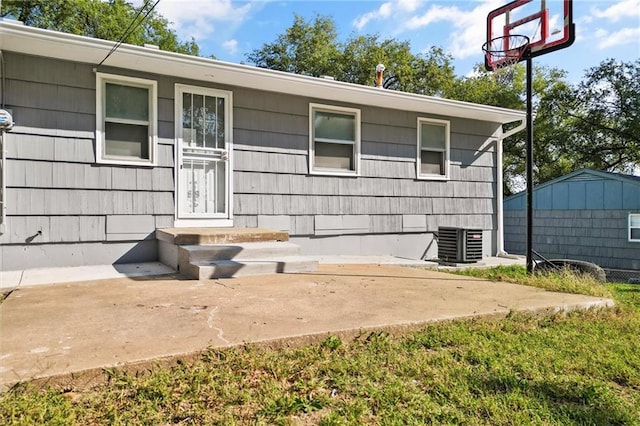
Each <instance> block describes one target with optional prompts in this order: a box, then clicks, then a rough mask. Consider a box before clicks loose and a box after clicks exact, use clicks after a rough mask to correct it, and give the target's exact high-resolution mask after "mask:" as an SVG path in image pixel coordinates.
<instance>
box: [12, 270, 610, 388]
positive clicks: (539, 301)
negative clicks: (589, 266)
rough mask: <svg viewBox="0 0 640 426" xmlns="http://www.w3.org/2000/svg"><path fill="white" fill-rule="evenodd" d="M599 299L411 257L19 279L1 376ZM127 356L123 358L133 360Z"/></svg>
mask: <svg viewBox="0 0 640 426" xmlns="http://www.w3.org/2000/svg"><path fill="white" fill-rule="evenodd" d="M612 305H613V302H612V301H611V300H608V299H602V298H595V297H588V296H581V295H572V294H562V293H554V292H548V291H544V290H541V289H536V288H531V287H526V286H520V285H514V284H505V283H493V282H489V281H485V280H480V279H475V278H470V277H461V276H454V275H450V274H445V273H442V272H437V271H433V270H427V269H424V268H415V267H398V266H387V265H368V264H357V265H354V264H352V265H345V264H342V265H321V266H320V268H319V270H318V271H317V272H314V273H299V274H278V275H268V276H256V277H244V278H233V279H217V280H209V281H194V280H185V279H184V278H182V277H181V276H178V275H175V276H164V277H131V278H119V279H113V280H101V281H83V282H77V283H66V284H57V285H52V286H32V287H19V288H17V289H16V290H15V291H13V292H12V293H11V294H10V295H9V296H8V297H7V298H6V299H5V300H4V301H3V302H2V304H1V305H0V330H1V331H2V333H1V334H2V335H1V338H0V339H1V340H0V343H1V344H0V388H1V389H5V390H6V389H7V388H8V387H10V386H12V385H13V384H15V383H16V382H20V381H27V380H32V379H38V378H51V377H56V379H55V380H56V381H55V382H56V383H66V382H67V381H68V382H71V383H76V384H77V383H78V381H82V382H85V383H87V382H91V381H92V380H98V378H99V377H103V375H102V369H103V368H108V367H121V366H130V368H134V369H135V368H137V367H136V366H140V368H145V367H148V366H149V363H150V362H151V363H153V362H156V361H154V360H158V359H164V360H167V359H174V358H176V357H188V356H189V354H197V353H200V352H201V351H204V350H206V349H207V348H209V347H228V346H233V345H242V344H244V343H246V342H280V344H292V345H293V344H301V343H307V342H310V341H314V339H315V340H319V339H323V338H325V337H326V336H327V335H328V334H337V335H339V336H341V337H343V338H349V337H350V336H351V337H354V336H355V335H357V334H359V333H361V332H366V331H369V330H380V329H382V330H389V331H393V330H398V329H400V330H405V329H407V328H417V327H420V326H422V325H424V324H426V323H429V322H432V321H441V320H449V319H454V318H465V317H472V316H492V317H498V318H499V317H503V316H506V315H507V314H508V313H509V312H511V311H513V310H517V311H532V312H540V311H545V312H546V311H558V310H571V309H585V308H590V307H606V306H612ZM131 366H132V367H131Z"/></svg>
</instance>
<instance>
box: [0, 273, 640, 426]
mask: <svg viewBox="0 0 640 426" xmlns="http://www.w3.org/2000/svg"><path fill="white" fill-rule="evenodd" d="M481 274H482V275H484V276H487V277H492V278H493V279H500V280H517V281H520V280H523V279H524V278H525V277H528V278H529V279H531V280H532V281H530V282H529V283H536V280H539V279H540V278H536V277H530V276H527V275H526V274H524V273H523V268H520V267H508V268H504V267H503V268H496V269H489V270H484V271H483V272H481ZM559 279H560V280H566V279H567V278H559ZM572 279H575V278H572ZM539 285H541V286H543V287H544V286H545V284H539ZM590 285H591V284H588V285H583V286H582V287H583V288H588V287H589V286H590ZM563 287H573V284H566V283H565V284H564V285H563ZM600 287H602V286H600ZM607 288H608V289H609V290H610V291H611V292H612V294H613V295H614V297H615V299H616V301H617V302H618V303H620V304H621V305H622V306H621V307H619V308H614V309H605V310H590V311H583V312H571V313H568V314H555V315H547V316H533V315H527V314H511V315H509V316H508V317H507V318H505V319H503V320H499V321H488V320H480V319H478V320H465V321H455V322H448V323H435V324H431V325H428V326H426V327H424V328H423V329H421V330H419V331H415V332H411V333H408V334H407V335H404V336H392V335H389V334H388V333H384V332H374V333H364V334H362V335H361V336H359V337H357V338H356V339H355V340H354V341H351V342H349V343H345V342H343V341H342V340H340V339H339V338H338V337H337V336H330V337H328V338H327V339H326V340H325V341H323V342H321V343H319V344H317V345H310V346H305V347H302V348H296V349H282V350H279V351H272V350H269V349H267V348H258V347H255V346H245V347H242V348H233V349H211V350H209V351H207V352H206V353H205V354H203V355H202V357H201V359H199V360H196V361H191V362H188V363H186V362H178V363H177V364H176V365H174V366H173V367H159V366H158V367H153V368H151V369H150V370H149V371H147V372H143V373H138V374H135V375H133V374H128V373H125V372H121V371H119V370H117V369H110V370H108V371H105V379H106V380H107V382H106V383H105V384H104V385H99V386H97V387H95V388H93V389H89V390H84V391H82V390H76V391H75V392H69V390H68V389H67V390H65V391H57V390H55V389H52V388H49V389H42V390H39V389H36V388H33V387H30V386H28V385H22V386H18V387H16V388H14V389H12V390H10V391H9V392H8V393H6V394H4V395H2V398H1V399H0V422H1V423H3V424H20V425H35V424H60V425H62V424H65V425H71V424H105V425H107V424H108V425H112V424H114V425H119V424H121V425H124V424H127V425H129V424H131V425H136V424H321V425H342V424H371V425H373V424H492V425H494V424H495V425H511V424H594V425H596V424H597V425H623V424H624V425H637V424H639V423H638V419H639V418H640V358H639V357H637V356H636V354H637V353H638V351H639V350H640V339H638V329H639V328H640V287H638V286H637V285H623V284H611V285H607Z"/></svg>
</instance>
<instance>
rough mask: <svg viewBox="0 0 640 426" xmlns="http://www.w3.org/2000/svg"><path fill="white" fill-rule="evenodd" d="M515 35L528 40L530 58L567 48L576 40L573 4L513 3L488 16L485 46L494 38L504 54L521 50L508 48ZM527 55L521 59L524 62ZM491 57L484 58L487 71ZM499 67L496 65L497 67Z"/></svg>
mask: <svg viewBox="0 0 640 426" xmlns="http://www.w3.org/2000/svg"><path fill="white" fill-rule="evenodd" d="M515 35H521V36H526V37H528V38H529V50H528V52H527V54H528V55H529V57H531V58H534V57H536V56H540V55H544V54H545V53H550V52H553V51H555V50H559V49H563V48H565V47H569V46H570V45H571V44H573V42H574V40H575V26H574V23H573V0H514V1H512V2H510V3H507V4H505V5H504V6H501V7H499V8H497V9H495V10H492V11H491V12H489V14H488V15H487V40H486V41H487V43H490V42H491V41H492V40H493V41H494V42H495V39H496V38H500V37H504V38H503V39H501V40H499V42H500V43H502V47H503V49H504V50H505V51H510V50H512V49H517V48H519V47H520V46H510V45H509V43H510V42H511V41H514V40H517V38H515V37H512V36H515ZM527 54H525V55H523V56H522V58H521V59H520V60H522V59H526V57H527ZM495 65H496V64H495V63H494V59H493V58H492V56H491V55H490V54H486V55H485V66H486V67H487V69H488V70H493V69H494V68H496V67H495ZM497 65H499V64H497Z"/></svg>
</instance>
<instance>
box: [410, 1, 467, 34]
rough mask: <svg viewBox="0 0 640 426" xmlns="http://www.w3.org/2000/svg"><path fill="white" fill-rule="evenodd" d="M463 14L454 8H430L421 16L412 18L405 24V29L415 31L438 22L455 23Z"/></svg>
mask: <svg viewBox="0 0 640 426" xmlns="http://www.w3.org/2000/svg"><path fill="white" fill-rule="evenodd" d="M462 14H463V12H462V11H460V9H458V8H457V7H456V6H450V7H442V6H438V5H436V6H431V8H430V9H429V10H428V11H427V12H426V13H424V14H423V15H422V16H414V17H413V18H411V19H409V21H408V22H407V28H409V29H417V28H421V27H426V26H427V25H429V24H432V23H434V22H439V21H451V22H455V21H456V19H458V17H460V16H461V15H462Z"/></svg>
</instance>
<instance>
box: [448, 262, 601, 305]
mask: <svg viewBox="0 0 640 426" xmlns="http://www.w3.org/2000/svg"><path fill="white" fill-rule="evenodd" d="M455 273H456V274H459V275H466V276H472V277H478V278H485V279H488V280H491V281H502V282H510V283H516V284H523V285H528V286H532V287H539V288H544V289H545V290H549V291H559V292H562V293H573V294H586V295H589V296H597V297H612V296H611V292H610V291H609V290H608V289H607V288H606V287H604V286H603V285H602V284H601V283H600V282H598V281H596V280H595V279H594V278H593V277H591V276H586V275H581V274H578V275H577V274H575V273H572V272H571V271H570V270H567V269H565V270H561V271H558V272H556V273H550V274H535V275H528V274H527V270H526V268H525V267H524V266H522V265H513V266H497V267H495V268H487V269H481V268H469V269H465V270H461V271H456V272H455Z"/></svg>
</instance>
